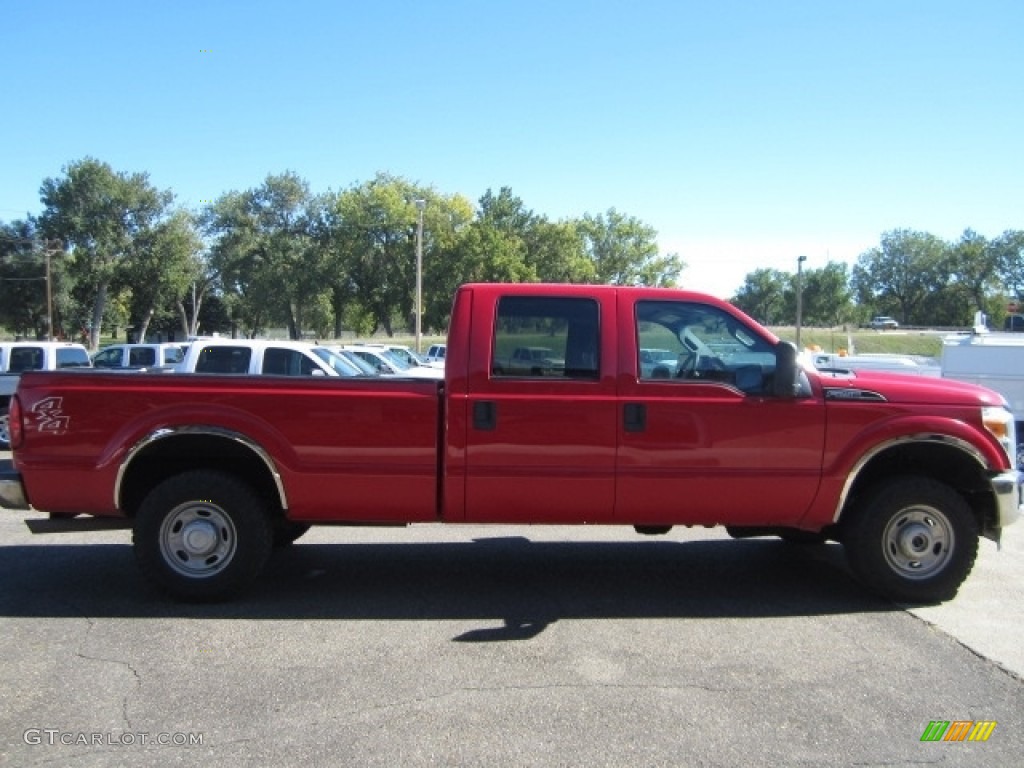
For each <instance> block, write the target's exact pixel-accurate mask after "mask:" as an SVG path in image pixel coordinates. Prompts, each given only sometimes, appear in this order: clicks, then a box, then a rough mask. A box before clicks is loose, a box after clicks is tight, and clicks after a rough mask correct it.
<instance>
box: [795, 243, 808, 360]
mask: <svg viewBox="0 0 1024 768" xmlns="http://www.w3.org/2000/svg"><path fill="white" fill-rule="evenodd" d="M805 261H807V257H806V256H800V257H799V258H797V260H796V348H797V351H799V350H800V349H801V346H800V326H801V324H802V321H803V310H804V262H805Z"/></svg>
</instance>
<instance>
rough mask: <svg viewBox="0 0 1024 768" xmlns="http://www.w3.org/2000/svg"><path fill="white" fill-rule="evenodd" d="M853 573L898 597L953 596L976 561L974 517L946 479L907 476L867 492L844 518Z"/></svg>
mask: <svg viewBox="0 0 1024 768" xmlns="http://www.w3.org/2000/svg"><path fill="white" fill-rule="evenodd" d="M843 528H844V530H843V536H842V541H843V546H844V548H845V551H846V558H847V561H848V562H849V563H850V568H851V569H852V570H853V572H854V574H855V575H856V576H857V578H859V579H860V580H861V581H862V582H864V583H865V584H866V585H868V586H869V587H871V588H872V589H874V590H876V591H877V592H879V593H880V594H882V595H884V596H886V597H888V598H890V599H892V600H896V601H898V602H906V603H937V602H941V601H943V600H950V599H952V598H953V597H954V596H955V595H956V593H957V590H958V589H959V588H960V585H961V584H962V583H963V582H964V579H966V578H967V575H968V574H969V573H970V572H971V568H973V567H974V560H975V558H976V557H977V555H978V522H977V520H976V519H975V517H974V514H973V513H972V511H971V508H970V507H969V506H968V505H967V502H965V501H964V499H963V497H961V496H960V494H958V493H957V492H956V491H954V490H953V489H952V488H950V487H949V486H948V485H945V484H943V483H940V482H938V481H936V480H932V479H930V478H925V477H917V476H905V477H898V478H893V479H891V480H888V481H886V482H884V483H881V484H879V485H877V486H875V487H874V488H873V489H871V491H870V492H868V493H867V494H865V496H864V498H863V499H862V501H861V503H860V504H858V505H857V508H856V509H854V510H852V511H851V516H850V518H849V520H847V521H845V522H844V523H843Z"/></svg>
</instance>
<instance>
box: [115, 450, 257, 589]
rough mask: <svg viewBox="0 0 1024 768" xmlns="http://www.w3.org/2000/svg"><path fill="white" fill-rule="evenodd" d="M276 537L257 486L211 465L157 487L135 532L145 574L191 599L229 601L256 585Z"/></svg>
mask: <svg viewBox="0 0 1024 768" xmlns="http://www.w3.org/2000/svg"><path fill="white" fill-rule="evenodd" d="M272 540H273V539H272V529H271V524H270V518H269V516H268V514H267V510H266V506H265V504H264V502H263V501H262V500H261V499H260V497H259V496H258V495H257V494H256V493H255V491H253V489H252V488H251V487H250V486H248V485H246V484H245V483H243V482H242V481H240V480H238V479H237V478H235V477H234V476H233V475H229V474H226V473H223V472H215V471H209V470H193V471H190V472H183V473H182V474H180V475H175V476H173V477H170V478H168V479H167V480H165V481H163V482H162V483H160V485H158V486H157V487H156V488H154V489H153V490H152V491H151V492H150V493H149V495H148V496H146V498H145V500H144V501H143V502H142V505H141V506H140V507H139V512H138V515H137V517H136V520H135V530H134V533H133V537H132V541H133V544H134V547H135V557H136V560H137V561H138V563H139V567H140V568H141V569H142V572H143V573H144V574H145V576H146V577H147V578H148V579H149V580H150V581H152V582H153V583H155V584H156V585H157V586H159V587H160V588H161V589H163V590H164V591H165V592H167V593H169V594H170V595H172V596H173V597H176V598H178V599H181V600H190V601H213V600H223V599H225V598H228V597H231V596H233V595H235V594H236V593H238V592H239V591H241V590H242V589H244V588H245V587H247V586H249V584H251V583H252V582H253V581H254V580H255V579H256V576H257V575H258V574H259V572H260V570H262V568H263V566H264V564H265V563H266V562H267V558H268V557H269V556H270V551H271V543H272Z"/></svg>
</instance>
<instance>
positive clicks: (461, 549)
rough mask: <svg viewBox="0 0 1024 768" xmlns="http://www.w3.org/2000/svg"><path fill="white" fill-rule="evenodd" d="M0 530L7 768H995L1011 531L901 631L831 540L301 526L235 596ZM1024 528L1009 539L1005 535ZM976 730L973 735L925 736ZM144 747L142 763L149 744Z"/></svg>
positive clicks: (1017, 730)
mask: <svg viewBox="0 0 1024 768" xmlns="http://www.w3.org/2000/svg"><path fill="white" fill-rule="evenodd" d="M28 516H29V515H28V514H27V513H20V512H10V511H4V512H2V513H0V622H2V626H3V630H2V632H0V681H2V683H0V763H4V764H9V765H18V766H32V765H51V764H53V765H58V764H63V765H76V766H99V765H112V764H132V765H141V766H150V765H152V766H158V765H159V766H163V765H196V764H200V763H202V764H211V763H212V764H228V763H230V764H231V765H242V766H248V765H252V766H257V765H259V766H264V765H271V764H275V765H299V764H304V765H308V766H319V765H360V766H364V765H369V766H378V765H379V766H384V765H388V766H393V765H473V766H476V765H479V766H485V765H486V766H490V765H498V764H501V765H529V766H533V765H537V766H548V765H559V766H563V765H564V766H576V765H581V766H582V765H587V766H622V765H627V764H628V765H700V766H735V765H741V764H742V765H797V766H804V765H806V766H812V765H813V766H840V765H892V764H910V763H918V762H934V763H939V764H942V765H982V764H983V765H986V766H1003V765H1005V766H1016V765H1019V763H1020V754H1021V752H1022V749H1024V682H1022V676H1024V653H1022V651H1021V646H1022V643H1021V641H1020V638H1021V636H1022V632H1021V630H1022V629H1024V616H1022V606H1021V600H1020V595H1019V585H1020V584H1021V583H1022V582H1021V576H1022V575H1024V530H1014V529H1008V530H1007V536H1006V541H1005V542H1004V547H1003V551H1002V552H997V551H996V548H995V546H994V545H992V544H991V543H989V542H983V544H982V547H981V555H980V558H979V561H978V564H977V566H976V568H975V572H974V573H973V574H972V576H971V578H970V579H969V580H968V582H967V584H966V585H965V587H964V588H963V589H962V590H961V594H960V595H959V596H958V597H957V599H956V600H954V601H952V602H950V603H948V604H945V605H942V606H937V607H932V608H927V609H918V610H915V611H913V612H908V611H907V610H904V609H903V608H902V607H900V606H897V605H893V604H891V603H888V602H886V601H884V600H880V599H879V598H877V597H875V596H873V595H872V594H870V593H868V592H866V591H864V590H863V589H862V588H861V587H860V586H859V585H858V584H857V583H856V582H854V581H853V580H852V578H851V577H850V576H849V574H848V572H847V571H846V568H845V565H844V563H843V559H842V556H841V550H840V549H839V548H838V547H837V546H825V547H798V546H792V545H786V544H783V543H781V542H776V541H772V540H748V541H739V542H736V541H731V540H728V539H727V538H725V537H724V535H723V534H721V533H720V532H718V531H704V530H700V531H688V530H685V529H684V530H674V531H673V532H672V533H671V534H669V536H667V537H660V538H641V537H637V536H636V535H634V534H633V533H632V531H631V530H628V529H616V528H571V527H551V528H544V527H483V526H474V527H440V526H419V527H414V528H408V529H345V528H322V529H316V530H314V531H312V532H311V533H310V534H308V535H307V536H306V537H304V538H303V539H302V540H300V542H299V543H298V544H297V545H295V546H294V547H292V548H290V549H288V550H286V551H283V552H280V553H278V554H277V555H275V558H274V559H273V560H272V561H271V563H270V565H269V567H268V570H267V572H266V573H265V574H264V576H263V577H262V578H261V579H260V582H259V583H258V585H257V587H256V589H255V590H254V591H253V592H252V593H251V594H249V595H247V596H245V597H243V598H242V599H239V600H237V601H235V602H231V603H227V604H222V605H207V606H194V605H183V604H179V603H173V602H168V601H166V600H164V599H163V598H161V597H160V596H159V595H157V594H155V593H154V592H153V591H151V590H150V588H149V587H148V586H147V585H146V584H144V583H143V582H142V580H141V577H140V576H139V574H138V572H137V570H136V568H135V564H134V562H133V557H132V552H131V548H130V534H129V533H128V532H124V531H120V532H106V533H92V534H59V535H51V536H35V537H33V536H32V535H31V534H30V533H29V532H28V530H27V529H26V528H25V526H24V523H23V520H24V519H25V518H26V517H28ZM1022 527H1024V526H1022ZM936 720H943V721H946V720H949V721H957V720H961V721H968V720H971V721H995V722H996V723H997V725H996V726H995V728H994V730H993V731H992V733H991V736H990V738H989V739H988V741H986V742H983V743H973V742H961V743H956V742H938V743H936V742H922V741H921V737H922V735H923V733H924V731H925V729H926V728H927V727H928V726H929V723H930V722H932V721H936ZM159 742H163V743H159Z"/></svg>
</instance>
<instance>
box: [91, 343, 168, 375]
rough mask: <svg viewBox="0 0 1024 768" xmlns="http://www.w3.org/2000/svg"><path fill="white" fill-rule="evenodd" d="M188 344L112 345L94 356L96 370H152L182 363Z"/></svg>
mask: <svg viewBox="0 0 1024 768" xmlns="http://www.w3.org/2000/svg"><path fill="white" fill-rule="evenodd" d="M187 346H188V345H187V344H184V343H182V344H167V343H165V344H111V345H110V346H109V347H104V348H103V349H101V350H100V351H99V352H97V353H96V354H95V355H93V356H92V364H93V367H94V368H114V369H118V370H124V369H132V370H152V369H153V368H161V367H170V366H175V365H177V364H178V363H180V362H181V361H182V360H183V359H184V356H185V353H184V352H183V351H182V348H183V347H187Z"/></svg>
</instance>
